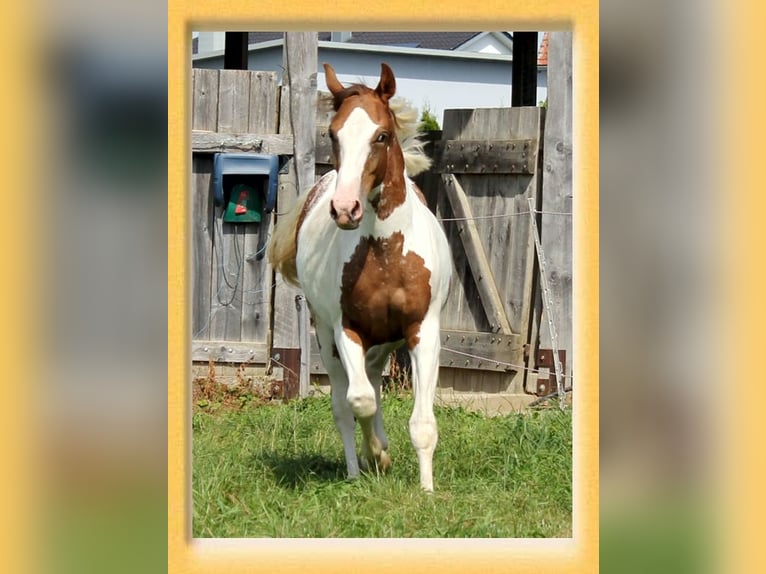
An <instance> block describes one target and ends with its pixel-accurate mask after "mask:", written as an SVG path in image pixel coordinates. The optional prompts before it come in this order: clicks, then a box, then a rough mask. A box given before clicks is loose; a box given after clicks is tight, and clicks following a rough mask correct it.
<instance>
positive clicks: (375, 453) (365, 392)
mask: <svg viewBox="0 0 766 574" xmlns="http://www.w3.org/2000/svg"><path fill="white" fill-rule="evenodd" d="M335 344H336V346H337V349H338V354H339V355H340V360H341V362H342V363H343V366H344V368H345V370H346V375H347V376H348V392H347V393H346V402H347V404H348V406H349V408H350V409H351V412H352V413H354V416H355V417H356V419H357V420H358V421H359V426H361V427H362V438H363V441H362V454H363V455H364V459H366V461H367V462H368V463H372V464H373V465H375V466H377V468H378V469H380V470H386V469H388V467H389V466H391V459H390V458H389V457H388V454H387V453H386V452H385V450H384V448H385V446H384V445H383V443H382V441H381V439H380V438H379V437H378V434H377V433H376V431H375V426H377V425H375V424H374V418H375V416H376V413H377V411H378V400H379V399H378V396H376V392H375V389H374V388H373V386H372V384H371V383H370V380H369V378H368V377H367V370H366V367H365V349H364V347H363V346H362V343H361V338H360V337H359V336H358V335H357V334H356V333H355V332H353V331H351V330H348V329H344V328H342V327H338V328H336V330H335ZM381 426H382V425H381Z"/></svg>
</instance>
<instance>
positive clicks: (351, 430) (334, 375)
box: [316, 321, 359, 478]
mask: <svg viewBox="0 0 766 574" xmlns="http://www.w3.org/2000/svg"><path fill="white" fill-rule="evenodd" d="M316 335H317V341H318V342H319V352H320V354H321V356H322V363H323V364H324V366H325V369H327V375H328V376H329V377H330V388H331V390H332V414H333V418H334V419H335V428H337V429H338V432H339V433H340V438H341V441H343V454H344V455H345V457H346V471H347V473H348V476H349V478H354V477H357V476H359V461H358V459H357V456H356V421H354V413H353V412H351V407H350V406H349V404H348V401H346V394H347V393H348V377H347V376H346V371H345V370H344V368H343V364H342V363H341V361H340V358H339V357H338V353H337V349H336V347H335V337H334V336H333V331H332V328H330V327H325V326H324V325H323V324H321V323H319V322H318V321H317V323H316Z"/></svg>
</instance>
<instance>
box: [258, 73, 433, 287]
mask: <svg viewBox="0 0 766 574" xmlns="http://www.w3.org/2000/svg"><path fill="white" fill-rule="evenodd" d="M355 88H356V86H350V87H349V88H347V89H348V90H352V89H355ZM388 107H389V108H390V110H391V112H392V113H393V114H394V123H395V124H396V137H397V139H398V140H399V146H400V147H401V148H402V154H403V155H404V167H405V170H406V174H407V176H408V177H414V176H416V175H418V174H419V173H422V172H424V171H426V170H427V169H428V168H429V167H431V159H430V158H429V157H428V156H427V155H426V154H425V151H424V150H423V142H422V141H420V136H421V135H422V134H421V133H420V132H419V131H418V125H419V123H420V122H419V118H418V110H417V109H415V108H414V107H412V105H411V104H410V103H409V102H408V101H407V100H405V99H402V98H397V97H394V98H391V99H390V100H389V102H388ZM312 187H313V186H312ZM308 197H309V193H308V190H304V192H303V193H302V194H301V196H300V197H299V198H298V201H297V203H296V204H295V205H294V206H293V207H292V209H291V210H290V211H289V212H288V213H284V214H281V215H280V216H279V224H278V225H277V226H276V228H275V229H274V235H273V236H272V237H271V242H270V243H269V251H268V256H269V261H270V262H271V264H272V265H273V266H274V268H275V269H276V270H277V271H279V273H281V274H282V277H283V278H284V280H285V281H287V282H288V283H292V284H293V285H296V286H298V287H300V283H299V281H298V270H297V267H296V265H295V257H296V255H297V252H298V245H297V237H296V228H297V226H298V219H299V217H300V214H301V213H302V212H303V208H304V205H305V203H306V200H307V199H308Z"/></svg>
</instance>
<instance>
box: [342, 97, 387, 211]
mask: <svg viewBox="0 0 766 574" xmlns="http://www.w3.org/2000/svg"><path fill="white" fill-rule="evenodd" d="M377 129H378V125H377V124H376V123H375V122H373V121H372V120H371V119H370V116H369V115H367V112H365V111H364V110H363V109H362V108H356V109H354V111H352V112H351V113H350V114H349V115H348V118H346V121H345V123H344V124H343V127H342V128H341V129H339V130H338V133H337V137H338V147H339V153H340V157H339V158H338V160H339V162H340V169H339V170H338V179H337V183H336V187H335V194H334V195H333V204H334V205H335V208H336V209H337V210H338V211H339V212H340V211H341V210H343V209H351V206H353V204H354V202H355V201H359V202H360V203H362V205H364V198H363V197H361V196H360V193H359V191H360V187H361V184H362V174H363V172H364V165H365V163H366V162H367V157H368V156H369V155H370V141H371V140H372V137H373V135H375V132H376V131H377Z"/></svg>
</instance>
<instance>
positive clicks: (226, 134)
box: [191, 38, 572, 395]
mask: <svg viewBox="0 0 766 574" xmlns="http://www.w3.org/2000/svg"><path fill="white" fill-rule="evenodd" d="M552 41H553V40H552ZM569 41H570V42H571V38H570V40H569ZM569 66H570V70H571V59H570V61H569ZM567 80H568V82H569V86H571V72H570V75H569V77H568V78H567V77H565V78H564V79H563V82H564V83H565V84H566V81H567ZM551 81H552V82H554V83H555V80H554V79H553V78H551V80H549V82H551ZM192 85H193V97H192V102H193V103H192V151H193V161H192V178H191V198H192V222H193V224H192V225H193V229H192V241H193V250H192V251H193V261H192V262H191V265H192V270H193V273H192V275H193V285H192V294H193V297H192V301H193V305H192V339H193V340H192V353H191V354H192V360H193V361H195V362H204V363H207V362H208V361H209V360H211V359H212V360H213V361H215V362H218V363H225V364H243V363H244V364H249V365H254V366H262V367H266V366H269V367H276V369H275V371H274V373H273V374H275V375H276V377H277V378H280V377H281V378H283V379H284V382H285V385H284V386H285V392H286V393H287V394H289V395H294V394H296V393H297V392H298V381H297V372H298V371H299V370H300V359H301V350H300V349H301V347H303V348H307V347H310V348H311V352H310V354H309V356H308V357H306V356H305V355H304V356H303V360H304V363H305V362H306V359H307V358H308V359H309V360H308V367H309V369H310V373H311V377H312V379H319V380H320V382H324V381H322V380H321V379H322V377H323V376H324V374H325V371H324V368H323V367H322V364H321V360H320V358H319V353H318V349H317V346H316V342H315V340H314V338H313V335H311V339H310V342H308V341H307V339H308V333H306V332H303V333H302V332H301V331H305V327H300V325H301V324H303V325H307V324H308V321H307V318H306V315H305V313H306V309H305V305H303V308H301V297H300V292H299V291H298V290H296V289H294V288H292V287H289V286H288V285H286V284H285V283H284V282H282V280H281V277H278V276H276V277H275V274H274V271H273V270H272V268H271V267H270V265H269V263H268V260H267V258H266V257H265V251H266V247H267V245H268V241H269V237H270V235H271V233H272V231H273V226H274V225H275V222H276V221H275V220H276V219H277V217H278V215H276V214H274V213H272V214H270V215H269V216H268V217H264V218H263V220H262V221H261V222H260V223H250V224H230V223H224V222H223V221H222V217H221V216H222V210H223V207H220V206H217V205H215V203H214V201H213V197H212V195H213V194H212V188H211V174H212V169H213V156H212V153H215V152H224V153H225V152H231V151H238V152H241V151H255V152H261V153H269V154H275V155H279V156H281V157H282V158H283V160H284V161H283V164H284V165H283V167H282V169H281V170H280V174H279V182H278V203H277V209H276V213H279V212H284V211H286V210H287V209H289V208H290V206H291V205H292V204H293V203H294V202H295V200H296V199H297V197H298V195H299V189H298V185H297V184H296V171H297V170H296V165H295V162H294V158H293V136H292V133H293V129H292V124H293V122H291V121H290V106H289V89H288V88H287V87H286V86H279V85H278V84H277V77H276V74H274V73H267V72H248V71H234V70H206V69H194V70H193V83H192ZM553 89H554V87H553V86H552V85H551V84H550V83H549V91H552V90H553ZM569 90H570V92H569V97H570V99H569V102H570V104H569V105H570V109H569V110H568V109H564V111H563V112H557V113H558V114H559V115H558V116H556V115H554V116H553V117H554V118H555V124H551V122H550V121H548V122H547V123H546V117H545V115H546V111H545V110H544V109H543V108H540V107H525V108H496V109H476V110H448V111H447V112H445V118H444V126H443V131H442V133H441V134H440V137H438V138H436V139H435V141H434V142H433V143H432V144H431V145H429V146H428V149H429V151H430V153H432V154H433V159H434V166H433V168H432V169H431V171H430V172H428V173H426V174H424V175H422V176H420V177H419V178H418V183H419V184H420V186H421V188H422V189H423V191H424V193H425V194H426V197H427V199H428V202H429V206H430V207H431V209H432V210H433V211H434V212H435V213H436V215H437V217H439V218H441V219H442V220H443V225H444V228H445V231H446V233H447V236H448V239H449V241H450V245H451V247H452V252H453V260H454V264H455V271H456V272H455V274H454V278H453V282H452V285H451V291H450V297H449V300H448V302H447V305H446V307H445V309H444V311H443V314H442V334H441V337H442V354H441V373H440V386H442V387H444V388H451V389H454V390H456V391H470V392H481V393H505V394H510V395H524V394H525V393H526V394H529V393H535V392H538V393H547V392H549V391H550V390H551V389H552V388H554V386H555V383H552V378H551V377H549V376H548V375H547V374H546V375H545V376H544V377H542V375H538V373H537V367H538V366H540V365H539V363H540V361H539V359H540V357H541V356H542V357H545V356H546V353H547V354H550V349H549V348H548V347H549V346H550V344H549V342H548V340H547V339H546V338H545V332H546V329H545V325H544V322H541V319H545V318H546V313H547V312H548V311H547V310H546V307H545V305H544V304H543V303H544V301H543V299H542V297H541V296H540V293H539V287H538V280H537V273H538V272H539V271H538V268H537V265H536V256H535V244H534V238H533V236H532V226H531V219H530V215H529V207H528V198H532V199H533V203H534V205H535V206H537V208H538V209H542V210H543V211H546V209H548V210H549V212H550V213H551V214H552V213H554V212H558V213H559V214H558V215H557V216H554V215H549V216H545V215H537V222H538V225H542V233H541V234H542V236H543V238H544V242H543V245H544V246H547V249H549V252H550V254H551V257H552V259H551V261H550V263H551V266H552V271H551V273H552V274H553V275H554V288H555V291H556V292H555V295H556V298H557V300H556V306H555V308H551V312H552V313H555V314H556V315H557V316H556V318H555V320H556V322H557V324H558V325H559V330H560V332H561V333H563V337H561V341H562V343H563V344H560V345H559V347H560V348H561V349H563V350H565V355H566V356H567V357H569V356H571V340H572V339H571V216H570V217H567V216H565V215H561V214H560V213H563V212H565V211H566V210H571V119H567V118H571V87H570V88H569ZM565 95H566V94H565ZM552 101H553V94H551V102H552ZM312 105H314V104H312ZM315 105H316V127H315V136H316V137H315V144H314V145H315V150H314V151H315V176H318V175H321V174H323V173H325V172H326V171H327V170H329V169H330V163H331V144H330V141H329V137H328V136H327V130H326V127H327V125H328V124H329V120H330V118H331V116H332V103H331V99H330V97H329V94H325V93H321V92H320V94H319V97H318V98H317V99H316V104H315ZM567 114H570V115H569V116H568V115H567ZM567 122H568V123H567ZM544 127H545V129H544ZM562 142H563V143H562ZM548 145H551V146H554V149H556V150H558V151H557V152H556V153H555V154H546V153H545V152H546V146H548ZM543 192H544V193H543ZM543 217H547V219H543ZM544 248H545V247H544ZM567 252H568V253H569V255H567ZM567 289H568V291H567ZM540 342H542V346H543V349H540V346H541V344H540ZM546 345H547V346H546ZM540 351H542V353H541V352H540ZM565 362H567V363H568V364H567V365H566V371H567V375H568V376H569V375H571V360H569V361H565ZM544 368H545V367H544ZM551 370H552V369H551ZM294 375H295V376H294ZM541 377H542V378H541ZM569 380H570V379H569V378H567V381H569ZM567 386H569V385H567ZM304 390H305V389H304Z"/></svg>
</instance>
